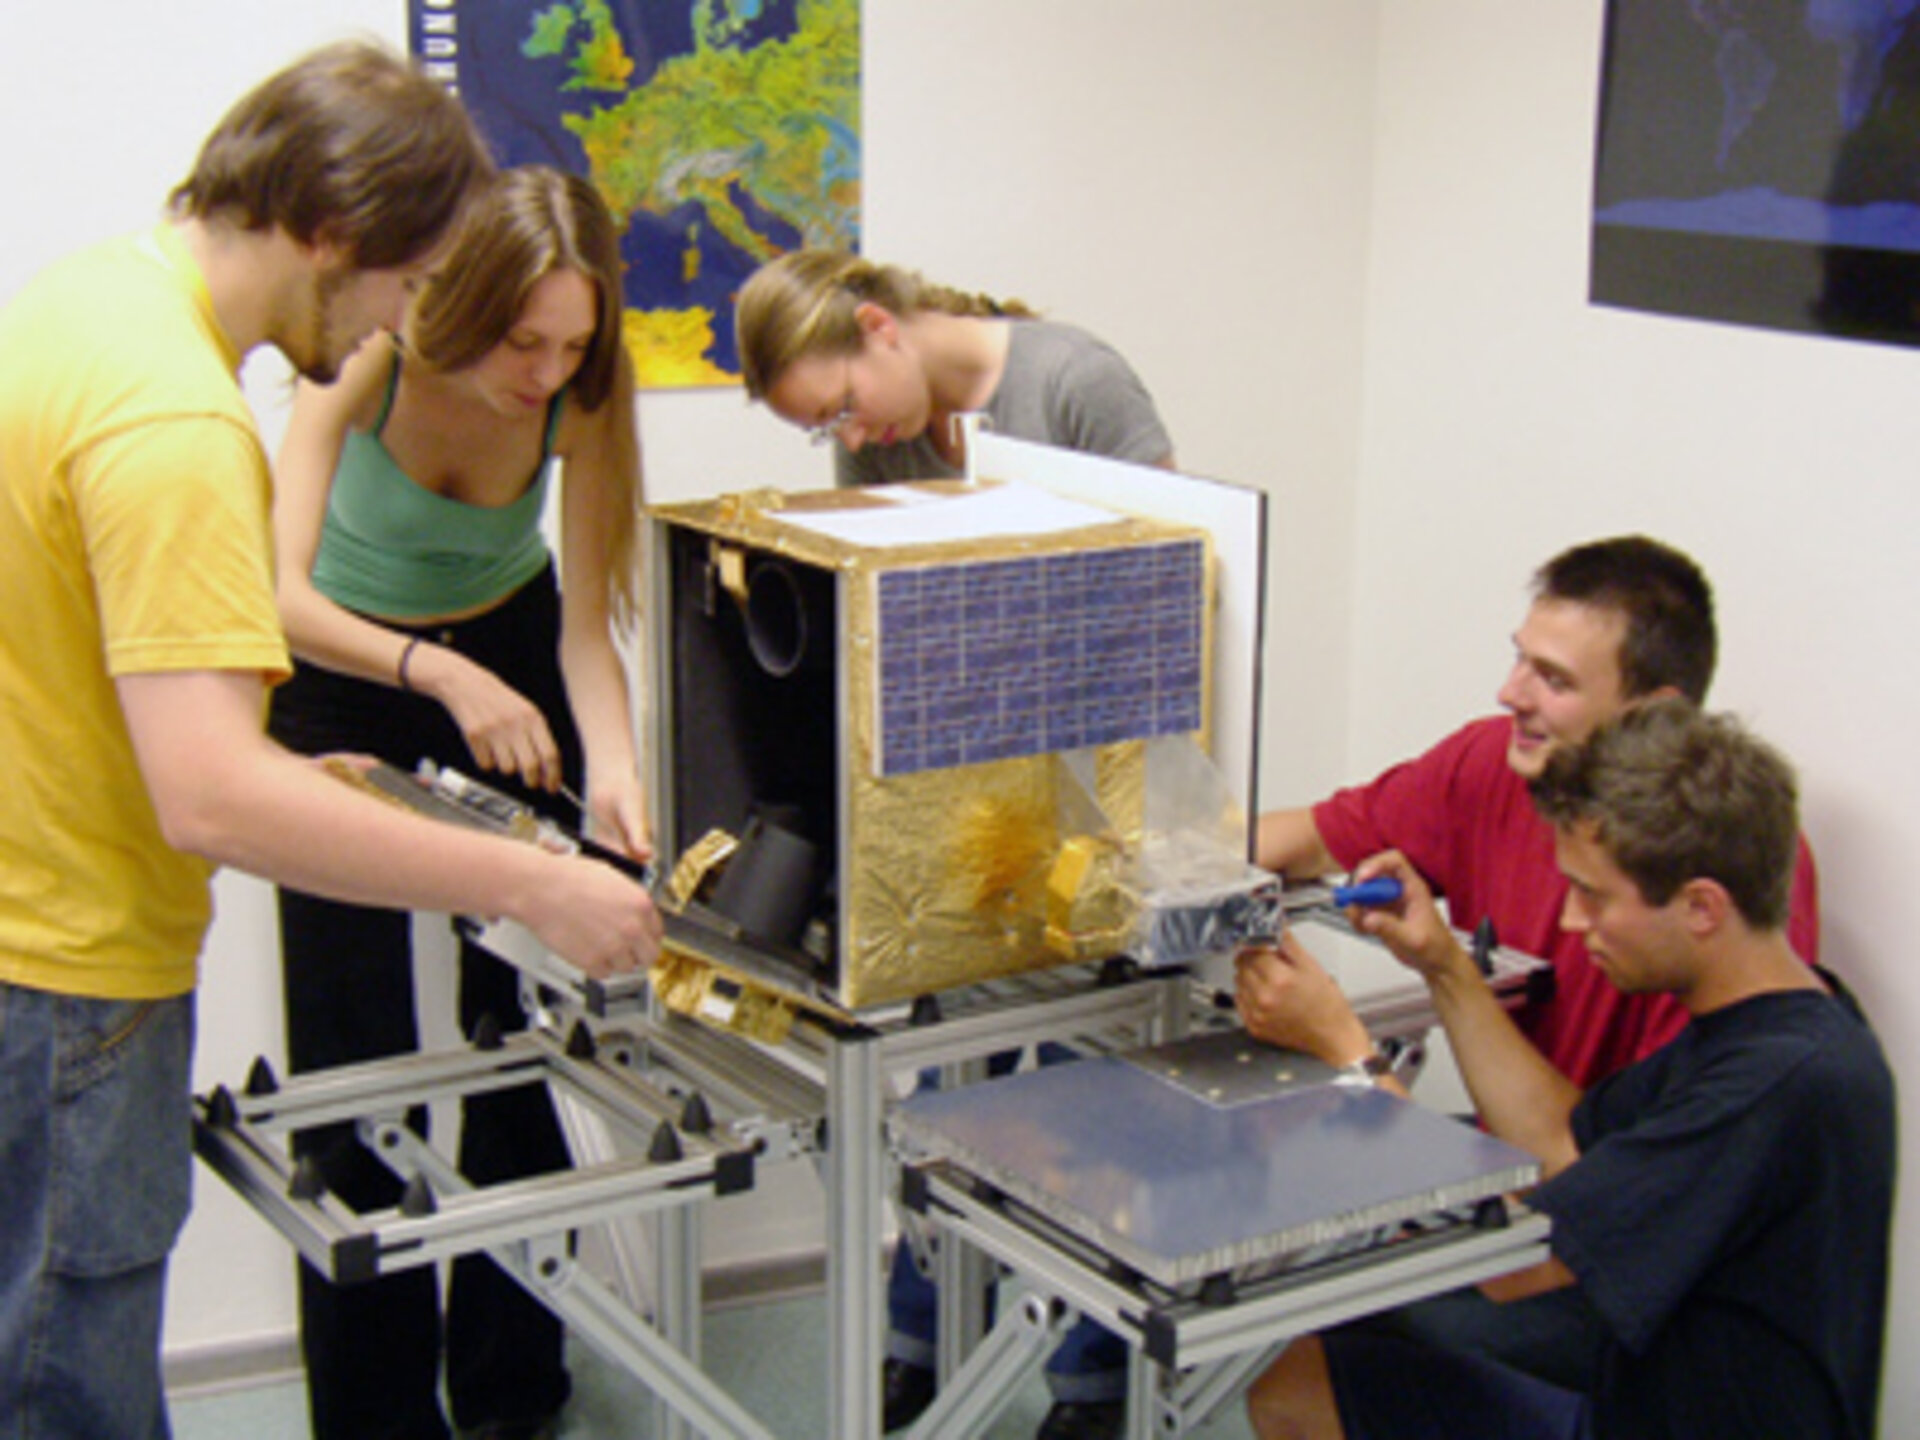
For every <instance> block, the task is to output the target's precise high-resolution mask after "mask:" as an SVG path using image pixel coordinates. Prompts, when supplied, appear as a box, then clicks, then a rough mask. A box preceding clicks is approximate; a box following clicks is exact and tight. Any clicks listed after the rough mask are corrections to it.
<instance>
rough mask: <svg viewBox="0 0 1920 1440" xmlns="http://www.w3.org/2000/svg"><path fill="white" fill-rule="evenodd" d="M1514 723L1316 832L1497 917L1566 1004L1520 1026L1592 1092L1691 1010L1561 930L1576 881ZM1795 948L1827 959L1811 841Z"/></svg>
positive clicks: (1793, 926) (1452, 743) (1348, 861)
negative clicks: (1610, 969)
mask: <svg viewBox="0 0 1920 1440" xmlns="http://www.w3.org/2000/svg"><path fill="white" fill-rule="evenodd" d="M1512 724H1513V722H1512V720H1511V719H1509V718H1508V717H1506V716H1492V717H1489V718H1487V719H1484V720H1476V721H1474V722H1473V723H1472V724H1470V725H1468V726H1466V727H1465V728H1464V729H1461V730H1458V731H1456V732H1455V733H1454V734H1452V735H1449V736H1448V737H1447V738H1446V739H1444V740H1442V741H1441V742H1440V743H1439V744H1438V745H1436V746H1434V747H1433V748H1432V749H1431V750H1429V751H1427V753H1426V754H1424V755H1421V756H1419V757H1418V758H1417V759H1413V760H1409V761H1406V762H1405V763H1403V764H1400V765H1395V766H1394V767H1393V768H1392V769H1390V770H1388V771H1386V772H1385V773H1384V774H1382V775H1381V776H1380V777H1379V778H1378V779H1376V780H1374V781H1373V782H1372V783H1371V784H1367V785H1359V786H1354V787H1352V788H1351V789H1346V790H1341V791H1338V792H1337V793H1335V794H1334V795H1332V796H1331V797H1329V798H1328V799H1326V800H1324V801H1322V802H1321V803H1320V804H1318V805H1316V806H1314V807H1313V822H1314V825H1315V826H1316V827H1317V828H1318V829H1319V831H1320V838H1321V840H1322V842H1323V843H1324V844H1325V845H1326V847H1327V850H1328V851H1329V852H1330V853H1331V854H1332V855H1333V857H1334V859H1335V860H1336V861H1338V862H1339V864H1340V865H1341V866H1342V867H1344V868H1346V869H1351V868H1352V867H1353V866H1355V865H1358V864H1359V863H1360V862H1361V861H1362V860H1364V859H1366V858H1367V857H1368V856H1369V855H1374V854H1377V853H1378V852H1380V851H1382V850H1390V849H1397V850H1400V851H1403V852H1404V853H1405V854H1406V856H1407V858H1408V859H1409V860H1410V861H1412V862H1413V865H1414V868H1416V869H1417V870H1419V872H1420V873H1421V874H1422V875H1423V876H1425V877H1426V879H1427V883H1428V884H1430V885H1431V886H1433V888H1434V889H1435V890H1436V891H1437V892H1439V893H1441V894H1443V895H1445V896H1446V897H1447V906H1448V914H1449V917H1450V918H1451V920H1452V921H1453V923H1454V925H1456V926H1458V927H1459V928H1461V929H1463V930H1472V929H1473V928H1474V927H1475V926H1477V925H1478V924H1479V923H1480V921H1481V920H1482V919H1484V918H1486V917H1488V916H1491V917H1492V918H1493V926H1494V930H1495V932H1496V933H1497V935H1498V936H1499V940H1500V943H1501V944H1502V945H1506V946H1509V947H1511V948H1513V949H1515V950H1521V951H1524V952H1526V953H1527V954H1530V955H1537V956H1539V957H1540V958H1541V959H1543V960H1547V961H1549V962H1551V963H1552V965H1553V969H1554V980H1555V991H1554V996H1553V998H1552V999H1551V1000H1549V1001H1545V1002H1542V1003H1539V1004H1530V1005H1528V1006H1526V1007H1524V1008H1523V1009H1522V1010H1521V1011H1520V1013H1519V1014H1518V1015H1517V1016H1516V1017H1515V1018H1516V1019H1518V1020H1519V1022H1520V1025H1521V1028H1522V1029H1524V1030H1525V1031H1526V1032H1527V1034H1528V1035H1529V1036H1530V1037H1531V1038H1532V1040H1533V1042H1534V1044H1535V1045H1537V1046H1538V1047H1539V1048H1540V1052H1541V1053H1542V1054H1543V1055H1545V1056H1546V1057H1547V1059H1548V1060H1550V1061H1552V1062H1553V1065H1554V1066H1555V1068H1556V1069H1558V1070H1559V1071H1560V1072H1561V1073H1562V1074H1564V1075H1566V1076H1567V1078H1568V1079H1570V1080H1572V1081H1573V1082H1574V1083H1575V1084H1576V1085H1579V1086H1580V1087H1581V1088H1582V1089H1585V1088H1586V1087H1588V1086H1591V1085H1592V1084H1593V1083H1594V1082H1595V1081H1597V1080H1600V1079H1602V1078H1603V1077H1605V1076H1607V1075H1611V1074H1612V1073H1613V1072H1614V1071H1616V1070H1619V1069H1621V1068H1623V1067H1624V1066H1626V1065H1628V1064H1629V1063H1631V1062H1632V1061H1634V1060H1638V1059H1640V1058H1642V1057H1643V1056H1646V1055H1649V1054H1651V1053H1652V1052H1653V1051H1655V1050H1657V1049H1659V1048H1660V1047H1661V1046H1662V1045H1664V1044H1666V1043H1667V1042H1668V1041H1669V1040H1671V1039H1672V1038H1673V1037H1674V1036H1675V1035H1677V1034H1679V1033H1680V1029H1681V1027H1682V1026H1684V1025H1685V1024H1686V1022H1687V1012H1686V1009H1685V1007H1684V1006H1682V1005H1681V1004H1680V1002H1679V1001H1678V1000H1676V999H1675V998H1674V997H1673V996H1671V995H1628V994H1624V993H1623V992H1621V991H1620V990H1617V989H1615V988H1614V986H1613V983H1612V982H1611V981H1609V980H1608V979H1607V978H1606V976H1604V975H1602V974H1601V973H1600V971H1599V970H1597V969H1595V968H1594V967H1593V966H1592V965H1590V964H1588V963H1587V947H1586V942H1585V941H1583V940H1582V939H1581V938H1580V937H1579V936H1577V935H1574V934H1571V933H1569V932H1567V931H1565V930H1562V929H1561V928H1560V915H1561V910H1562V907H1563V906H1564V905H1565V903H1566V897H1567V882H1566V879H1565V877H1563V876H1562V875H1561V874H1560V870H1559V867H1558V865H1556V864H1555V862H1554V856H1553V827H1552V826H1551V825H1549V824H1547V822H1546V821H1544V820H1542V819H1541V818H1540V816H1539V813H1538V812H1537V811H1535V809H1534V808H1533V799H1532V797H1531V796H1530V795H1529V794H1528V793H1527V784H1526V781H1524V780H1522V779H1521V778H1520V777H1519V776H1518V775H1516V774H1515V773H1514V772H1513V769H1512V767H1511V766H1509V765H1508V764H1507V740H1508V737H1509V735H1510V734H1511V731H1512ZM1787 938H1788V940H1789V941H1790V942H1791V943H1792V945H1793V948H1794V950H1795V951H1796V952H1797V953H1798V954H1799V956H1800V958H1801V959H1803V960H1805V961H1807V962H1808V963H1809V964H1812V963H1815V962H1817V961H1818V960H1819V958H1820V900H1819V888H1818V884H1817V881H1816V878H1815V875H1814V868H1813V854H1812V852H1811V851H1810V850H1809V849H1808V848H1807V843H1806V839H1805V837H1804V836H1803V837H1802V838H1801V841H1800V853H1799V855H1798V857H1797V859H1796V860H1795V863H1794V873H1793V894H1792V901H1791V911H1790V916H1789V919H1788V922H1787Z"/></svg>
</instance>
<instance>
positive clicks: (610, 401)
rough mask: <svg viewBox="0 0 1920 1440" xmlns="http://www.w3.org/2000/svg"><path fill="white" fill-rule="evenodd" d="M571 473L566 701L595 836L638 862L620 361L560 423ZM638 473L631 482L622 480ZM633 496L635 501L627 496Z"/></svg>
mask: <svg viewBox="0 0 1920 1440" xmlns="http://www.w3.org/2000/svg"><path fill="white" fill-rule="evenodd" d="M560 438H561V444H562V447H563V449H562V453H563V455H564V456H565V469H564V471H563V476H562V481H561V486H562V488H561V495H560V506H561V509H560V553H561V557H562V562H563V563H562V565H561V577H562V584H563V586H564V587H565V600H566V603H565V604H564V605H563V606H562V607H561V630H560V667H561V671H562V673H563V674H564V676H565V678H566V684H567V703H568V706H569V707H570V708H571V709H572V711H573V719H574V724H575V725H576V726H577V727H578V729H579V731H580V744H581V748H582V749H583V750H584V751H585V752H586V765H587V775H586V786H587V793H586V800H587V808H588V817H587V818H588V819H589V820H590V821H591V824H592V829H593V831H594V834H595V836H596V837H597V838H599V839H601V840H603V841H604V842H605V843H607V844H609V845H612V846H614V847H615V848H616V849H619V850H622V851H625V852H626V853H627V854H629V855H632V856H635V857H636V858H643V859H644V858H646V857H647V856H650V855H651V854H652V853H653V841H652V836H651V832H650V829H649V825H648V820H647V807H646V792H645V790H644V788H643V787H642V785H641V783H640V772H639V764H638V760H637V758H636V756H635V753H634V738H633V703H632V696H631V695H630V694H629V692H628V687H627V667H626V664H625V662H624V660H623V659H622V657H621V654H620V651H619V649H618V647H617V646H616V645H615V644H614V624H613V592H612V587H611V585H610V581H611V580H612V578H613V577H612V575H611V569H612V565H613V557H612V555H611V554H610V553H609V549H608V537H609V536H610V535H611V534H612V533H613V532H614V528H615V523H616V521H623V522H624V523H625V524H626V525H628V526H631V525H633V524H634V523H636V517H634V516H630V515H629V516H619V515H616V514H615V512H614V507H616V506H618V505H621V504H624V503H635V504H637V503H638V498H639V495H640V493H641V487H640V480H639V472H640V445H639V437H638V435H637V434H636V432H635V424H634V395H633V382H632V379H631V372H630V371H629V370H628V368H627V365H626V363H625V361H624V356H623V357H622V364H621V366H620V373H619V380H618V382H617V383H616V384H615V385H614V387H613V391H612V393H611V394H610V395H608V396H607V398H606V400H605V402H604V403H603V404H602V405H601V406H600V408H599V409H598V410H594V411H587V412H580V411H569V412H568V414H567V416H566V418H565V420H564V421H563V422H562V434H561V437H560ZM627 476H631V477H632V483H631V484H623V483H621V482H622V480H623V479H624V478H625V477H627ZM629 496H630V497H632V499H631V502H629V501H627V500H625V499H623V498H622V497H629Z"/></svg>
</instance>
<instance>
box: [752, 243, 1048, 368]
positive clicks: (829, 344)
mask: <svg viewBox="0 0 1920 1440" xmlns="http://www.w3.org/2000/svg"><path fill="white" fill-rule="evenodd" d="M863 304H874V305H878V306H880V307H881V308H883V309H885V310H889V311H891V312H892V313H893V314H895V315H899V316H907V315H912V314H915V313H916V312H920V311H927V310H932V311H936V312H938V313H940V314H944V315H977V316H982V317H1007V318H1011V319H1019V320H1025V319H1031V318H1032V317H1033V315H1034V313H1035V312H1034V311H1033V310H1032V309H1030V308H1029V307H1028V306H1027V305H1026V304H1025V303H1023V302H1022V301H1019V300H996V299H994V298H993V297H992V296H990V295H981V294H977V293H970V292H968V291H964V290H956V289H954V288H952V287H951V286H947V285H936V284H934V283H933V282H932V281H929V280H927V279H925V278H923V277H922V276H921V275H919V274H917V273H916V272H914V271H912V270H903V269H901V268H900V267H899V266H897V265H882V264H879V263H878V262H876V261H872V260H866V259H862V258H861V257H860V256H858V255H853V254H849V253H847V252H846V251H843V250H794V251H791V252H789V253H788V254H785V255H782V256H781V257H780V258H779V259H777V260H770V261H768V262H767V263H766V264H765V265H762V266H761V267H760V268H759V269H758V270H756V271H754V272H753V274H752V275H750V276H748V277H747V283H746V284H745V285H743V286H742V287H741V289H740V298H739V300H738V301H737V302H736V303H735V305H734V331H735V335H736V337H737V339H738V340H739V345H740V373H741V378H742V379H743V380H744V381H745V382H746V387H747V396H748V398H749V399H753V400H764V399H766V398H767V392H768V391H769V390H770V389H772V388H773V387H774V386H775V385H777V384H779V382H780V377H781V376H782V375H784V374H786V372H787V369H788V367H790V366H791V365H793V364H794V363H795V362H796V361H798V360H800V359H803V358H804V357H806V356H808V355H841V354H849V353H851V352H853V351H855V350H857V349H859V348H860V343H861V332H860V322H859V320H858V318H857V317H856V315H855V313H854V312H855V311H856V310H858V309H859V307H860V306H861V305H863Z"/></svg>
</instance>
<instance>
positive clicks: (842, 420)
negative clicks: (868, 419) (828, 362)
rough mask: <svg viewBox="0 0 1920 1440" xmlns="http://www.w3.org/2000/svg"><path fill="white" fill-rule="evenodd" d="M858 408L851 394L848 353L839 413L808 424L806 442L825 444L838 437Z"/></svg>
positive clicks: (851, 378) (851, 360)
mask: <svg viewBox="0 0 1920 1440" xmlns="http://www.w3.org/2000/svg"><path fill="white" fill-rule="evenodd" d="M858 409H859V402H858V401H856V400H855V399H854V396H853V357H852V356H851V355H849V356H848V357H847V388H846V398H845V399H844V400H842V401H841V402H840V413H839V414H837V415H835V416H834V417H833V418H832V419H831V420H822V421H821V422H820V423H819V424H818V425H809V426H808V427H807V440H808V443H810V444H813V445H825V444H826V443H827V442H828V441H829V440H837V439H839V438H840V432H841V431H842V430H844V429H846V428H847V424H848V422H849V421H851V420H852V419H853V418H854V414H855V412H856V411H857V410H858Z"/></svg>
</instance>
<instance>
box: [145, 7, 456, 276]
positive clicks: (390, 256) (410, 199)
mask: <svg viewBox="0 0 1920 1440" xmlns="http://www.w3.org/2000/svg"><path fill="white" fill-rule="evenodd" d="M492 173H493V162H492V160H491V159H490V158H489V157H488V155H487V152H486V147H485V146H484V145H483V144H482V143H481V141H480V138H479V135H478V134H477V133H476V132H475V130H474V128H473V124H472V121H471V120H469V118H468V116H467V113H466V111H465V110H464V109H462V108H461V105H460V102H459V101H458V100H455V99H454V98H453V97H452V96H451V95H449V94H448V93H447V91H446V90H445V89H444V88H443V87H442V86H441V85H439V84H438V83H436V82H434V81H432V80H429V79H427V78H426V76H424V75H422V74H421V73H420V72H419V71H417V70H415V69H414V68H413V67H412V66H410V65H408V64H407V63H406V62H405V61H404V60H402V59H400V58H399V57H398V56H396V55H394V54H393V53H391V52H390V51H388V50H386V49H384V48H382V47H381V46H379V45H375V44H372V43H370V42H365V41H347V42H343V43H341V44H337V45H330V46H327V47H325V48H324V49H320V50H316V51H314V52H313V53H312V54H310V55H308V56H307V57H306V58H305V59H302V60H299V61H296V62H295V63H294V64H292V65H290V66H288V67H287V68H286V69H284V70H282V71H280V72H279V73H278V74H276V75H273V76H271V77H270V78H268V79H267V80H265V81H263V82H262V83H261V84H260V85H258V86H256V87H255V88H254V89H253V90H252V91H250V92H249V93H248V94H247V95H245V96H243V97H242V98H241V99H240V100H239V101H238V102H236V103H235V104H234V106H233V107H232V108H231V109H230V110H228V112H227V113H226V116H225V117H224V118H223V119H222V120H221V121H220V123H219V124H218V125H217V126H216V127H215V128H214V130H213V133H212V134H210V135H209V136H208V137H207V139H206V141H205V143H204V144H203V145H202V146H201V148H200V154H199V157H198V158H197V159H196V160H195V162H194V166H193V170H192V173H190V174H189V175H188V176H187V178H186V179H185V180H183V181H181V182H180V183H179V184H178V185H177V186H175V187H174V190H173V193H172V194H171V195H170V196H169V197H168V204H169V207H170V208H171V210H172V212H173V213H174V214H175V215H180V216H187V217H191V218H193V219H198V220H212V221H222V222H225V223H228V224H232V225H237V226H238V227H240V228H241V229H242V230H248V231H259V230H267V229H271V228H273V227H275V226H278V227H279V228H280V229H282V230H284V231H285V232H286V233H287V234H288V235H289V236H291V237H292V238H293V239H294V240H296V241H299V242H300V243H301V244H303V245H305V244H313V243H315V242H317V241H328V242H331V243H333V244H337V245H340V246H341V247H343V248H344V249H345V250H346V252H347V253H348V254H349V255H350V256H351V257H352V263H353V265H354V266H355V267H356V268H358V269H362V270H382V269H392V268H394V267H396V266H400V265H405V264H408V263H411V262H413V261H415V260H418V259H419V258H420V257H422V256H423V255H426V254H428V253H429V252H431V251H432V249H433V248H434V246H435V245H437V244H438V243H439V242H440V241H441V239H442V238H443V237H444V236H445V235H446V234H448V233H449V231H450V230H451V228H452V226H453V225H454V223H455V222H456V221H457V220H458V218H459V216H460V214H461V211H462V210H463V209H464V208H465V206H466V204H467V203H468V201H469V199H470V197H471V196H472V194H473V192H474V191H475V189H476V188H477V187H478V186H479V185H481V184H482V183H483V182H485V181H486V180H487V179H488V178H489V177H490V176H491V175H492Z"/></svg>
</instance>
